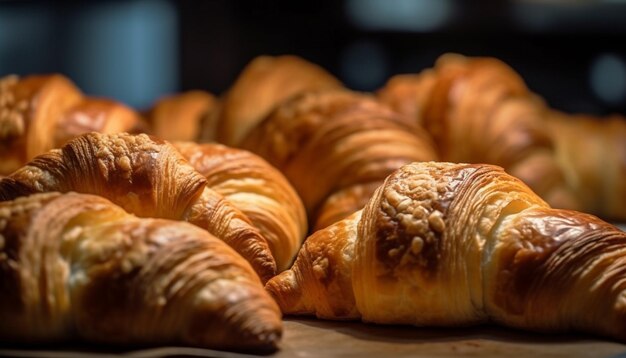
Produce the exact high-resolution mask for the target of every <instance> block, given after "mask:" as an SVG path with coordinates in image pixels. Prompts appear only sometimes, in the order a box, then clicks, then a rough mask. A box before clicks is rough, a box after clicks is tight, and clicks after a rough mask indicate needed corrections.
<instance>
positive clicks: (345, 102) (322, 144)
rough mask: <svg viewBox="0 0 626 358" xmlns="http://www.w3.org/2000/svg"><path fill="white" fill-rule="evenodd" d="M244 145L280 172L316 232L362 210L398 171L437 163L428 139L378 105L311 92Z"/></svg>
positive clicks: (342, 94) (339, 93) (358, 97)
mask: <svg viewBox="0 0 626 358" xmlns="http://www.w3.org/2000/svg"><path fill="white" fill-rule="evenodd" d="M242 146H243V147H244V148H246V149H248V150H250V151H253V152H255V153H257V154H259V155H260V156H262V157H263V158H265V159H266V160H267V161H269V162H270V163H271V164H272V165H274V166H276V167H277V168H278V169H279V170H281V171H282V172H283V173H284V174H285V176H286V177H287V178H288V179H289V181H290V182H291V183H292V184H293V186H294V188H295V189H296V191H297V192H298V194H299V195H300V197H301V198H302V201H303V202H304V205H305V207H306V209H307V212H308V213H309V218H310V219H311V222H313V223H315V228H322V227H325V226H327V225H329V224H331V223H333V222H335V221H336V220H339V219H342V218H345V217H346V216H348V215H350V214H352V213H353V212H355V211H357V210H359V209H361V208H362V207H363V205H364V204H365V201H366V200H367V198H369V197H370V195H371V193H372V192H373V190H374V189H375V188H376V187H377V185H380V183H382V181H383V179H384V178H385V177H386V176H387V175H388V174H389V173H391V172H392V171H393V170H395V169H397V168H399V167H400V166H402V165H403V164H406V163H410V162H414V161H428V160H434V159H436V155H435V151H434V149H433V147H432V143H431V141H430V139H429V137H428V136H427V135H426V134H425V133H424V132H423V131H422V130H420V129H419V128H418V127H416V126H415V125H414V124H412V123H409V121H407V120H406V119H405V118H404V117H402V116H399V115H397V114H395V113H394V112H393V111H391V110H390V109H389V108H388V107H386V106H384V105H381V104H380V103H379V102H377V101H376V100H375V98H373V97H371V96H368V95H365V94H358V93H354V92H350V91H347V90H334V91H330V90H328V91H321V92H310V93H307V94H303V95H301V96H298V97H295V98H293V99H292V100H289V101H287V102H285V103H283V104H281V105H280V106H279V107H278V108H277V109H276V110H275V111H274V112H272V113H271V114H270V115H269V116H268V117H267V118H266V119H265V120H264V121H263V122H262V123H261V124H259V125H258V126H257V127H256V128H254V129H253V130H252V131H251V132H250V135H249V136H248V137H247V138H246V139H245V140H244V141H243V144H242Z"/></svg>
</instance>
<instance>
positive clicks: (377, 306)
mask: <svg viewBox="0 0 626 358" xmlns="http://www.w3.org/2000/svg"><path fill="white" fill-rule="evenodd" d="M624 247H626V233H625V232H622V231H620V230H619V229H617V228H616V227H614V226H612V225H610V224H607V223H606V222H604V221H602V220H600V219H598V218H597V217H595V216H591V215H588V214H583V213H580V212H575V211H569V210H560V209H552V208H550V207H549V206H548V205H547V204H546V203H545V202H544V201H543V200H542V199H541V198H539V197H538V196H537V195H536V194H534V193H533V192H532V191H531V190H530V189H529V188H528V186H526V185H525V184H524V183H522V182H521V181H520V180H519V179H517V178H515V177H513V176H510V175H508V174H506V173H505V172H504V171H503V170H502V169H501V168H499V167H496V166H491V165H476V164H475V165H470V164H451V163H433V162H430V163H413V164H409V165H406V166H404V167H402V168H401V169H399V170H398V171H396V172H394V173H393V174H392V175H390V176H389V177H388V178H387V179H386V180H385V183H384V184H383V185H382V186H381V187H380V188H379V189H378V190H377V191H376V193H375V194H374V195H373V196H372V198H371V200H370V201H369V202H368V204H367V205H366V207H365V208H364V209H363V210H362V211H359V212H357V213H355V214H353V216H351V217H350V218H348V219H345V220H343V221H340V222H338V223H335V224H333V225H331V226H329V227H328V228H326V229H324V230H320V231H318V232H316V233H314V234H313V235H312V236H310V237H309V238H308V239H307V240H306V241H305V243H304V245H303V248H302V249H301V251H300V252H299V253H298V257H297V259H296V261H295V263H294V265H293V267H292V268H291V269H290V270H287V271H284V272H283V273H281V274H280V275H278V276H276V277H275V278H273V279H272V280H270V281H269V282H268V283H267V284H266V289H267V290H268V291H269V292H270V293H271V294H272V296H273V297H274V298H275V299H276V300H277V302H278V304H279V305H280V307H281V309H282V311H283V313H285V314H308V315H316V316H317V317H320V318H327V319H362V320H363V321H366V322H373V323H384V324H411V325H417V326H465V325H471V324H479V323H483V322H494V323H498V324H502V325H506V326H510V327H517V328H522V329H528V330H536V331H546V332H560V331H570V330H576V331H583V332H589V333H592V334H594V335H604V336H607V337H613V338H616V339H619V340H622V341H624V340H626V327H625V326H624V319H625V317H626V306H625V305H624V299H623V297H624V293H625V292H626V279H625V278H626V276H625V275H626V270H625V267H626V258H625V256H624Z"/></svg>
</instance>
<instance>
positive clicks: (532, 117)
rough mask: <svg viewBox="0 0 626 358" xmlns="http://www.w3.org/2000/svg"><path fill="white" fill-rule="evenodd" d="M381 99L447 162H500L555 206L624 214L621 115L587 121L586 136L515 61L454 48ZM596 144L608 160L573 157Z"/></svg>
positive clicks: (616, 216)
mask: <svg viewBox="0 0 626 358" xmlns="http://www.w3.org/2000/svg"><path fill="white" fill-rule="evenodd" d="M378 97H379V99H380V100H381V101H383V102H385V103H387V104H388V105H390V106H392V107H393V108H394V109H395V110H397V111H399V112H401V113H404V114H406V115H408V116H411V117H412V118H413V119H414V120H415V121H416V122H417V123H419V124H421V125H423V126H424V128H425V129H426V130H427V131H428V132H429V133H430V134H431V135H432V136H433V138H434V140H435V142H436V144H437V148H438V153H439V154H440V156H441V160H444V161H451V162H470V163H490V164H495V165H499V166H502V167H503V168H504V169H505V170H506V171H507V172H509V173H511V174H513V175H515V176H517V177H519V178H520V179H522V180H523V181H524V182H525V183H527V184H528V185H529V186H530V187H531V188H532V189H533V190H534V191H535V192H536V193H537V194H539V195H540V196H541V197H542V198H544V199H545V200H547V201H548V202H549V203H550V204H551V205H552V206H554V207H560V208H569V209H576V210H581V211H585V212H590V213H593V214H596V215H599V216H601V217H603V218H608V219H613V220H622V221H623V220H626V210H624V206H623V205H624V204H623V203H624V202H626V200H625V199H626V189H625V188H624V187H623V183H625V182H626V177H625V176H624V175H625V173H626V160H625V159H624V158H625V157H624V153H626V151H625V150H624V147H623V143H624V142H626V134H625V133H626V131H624V130H621V129H620V128H621V127H624V126H626V124H624V122H626V121H625V120H623V119H622V120H621V124H620V120H618V119H613V120H610V121H597V124H595V125H590V124H588V125H586V126H587V127H588V129H589V130H591V133H593V134H590V135H588V136H587V135H586V136H585V138H584V139H580V138H579V137H578V136H577V135H576V134H577V130H578V128H581V125H577V124H573V125H572V128H571V129H564V126H562V125H561V124H563V123H569V122H572V123H580V122H581V121H580V120H571V121H562V120H558V118H562V117H564V114H562V113H557V112H555V111H553V110H551V109H550V108H549V107H548V106H547V105H546V104H545V103H544V102H543V101H542V100H541V99H540V98H539V97H537V96H536V95H534V94H533V93H532V92H531V91H530V90H529V89H528V88H527V87H526V85H525V84H524V82H523V80H522V78H521V77H520V76H519V75H518V74H517V73H515V71H513V70H512V69H511V68H510V67H509V66H507V65H506V64H504V63H503V62H501V61H499V60H497V59H494V58H467V57H463V56H460V55H454V54H447V55H444V56H442V57H441V58H440V59H438V60H437V63H436V65H435V67H434V68H433V69H428V70H426V71H424V72H423V73H421V74H418V75H399V76H396V77H394V78H392V79H390V80H389V82H388V83H387V85H386V86H385V87H384V88H383V89H381V90H380V91H379V92H378ZM555 118H557V119H555ZM553 122H556V123H553ZM556 126H558V129H556V130H555V127H556ZM601 127H602V129H601ZM615 130H617V131H615ZM578 133H580V132H578ZM601 133H602V134H601ZM579 143H580V145H579ZM592 143H593V144H592ZM591 147H593V148H594V149H593V150H594V151H596V152H597V155H596V156H595V158H602V160H600V161H599V162H598V163H596V164H594V167H593V168H590V167H587V168H584V167H583V164H582V163H581V162H577V160H573V158H578V157H580V153H584V152H585V150H589V149H591ZM599 151H602V153H604V154H600V152H599ZM582 162H584V163H585V166H588V165H590V164H591V163H592V161H591V160H586V159H584V160H582ZM605 169H606V170H605ZM582 183H585V185H582Z"/></svg>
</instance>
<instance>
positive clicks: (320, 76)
mask: <svg viewBox="0 0 626 358" xmlns="http://www.w3.org/2000/svg"><path fill="white" fill-rule="evenodd" d="M341 87H342V85H341V83H340V82H339V81H338V80H337V79H335V78H334V77H333V76H332V75H331V74H329V73H328V72H326V71H325V70H324V69H322V68H321V67H319V66H317V65H315V64H312V63H310V62H307V61H305V60H302V59H300V58H298V57H295V56H277V57H270V56H259V57H257V58H255V59H254V60H253V61H252V62H250V64H248V66H247V67H246V68H245V69H244V70H243V71H242V73H241V74H240V75H239V77H238V78H237V81H236V82H235V83H234V84H233V85H232V87H231V88H230V89H229V90H228V92H227V93H226V94H225V96H224V98H223V99H222V102H221V105H220V106H219V108H218V110H217V114H216V115H217V118H216V122H217V135H216V136H215V137H216V138H217V141H219V142H221V143H224V144H227V145H230V146H237V145H238V144H239V143H240V142H241V140H242V139H243V138H244V137H245V136H246V135H247V133H248V132H249V131H250V130H251V129H252V128H254V127H255V126H256V125H257V124H258V123H259V122H260V121H261V120H262V119H263V118H264V117H265V116H266V115H267V114H268V113H269V112H270V111H271V110H272V109H273V108H274V107H275V106H276V105H277V104H279V103H281V102H283V101H285V100H287V99H288V98H290V97H293V96H295V95H297V94H299V93H303V92H305V91H311V90H322V89H332V88H341ZM203 137H204V138H211V137H213V135H211V134H210V133H207V131H205V133H204V134H203Z"/></svg>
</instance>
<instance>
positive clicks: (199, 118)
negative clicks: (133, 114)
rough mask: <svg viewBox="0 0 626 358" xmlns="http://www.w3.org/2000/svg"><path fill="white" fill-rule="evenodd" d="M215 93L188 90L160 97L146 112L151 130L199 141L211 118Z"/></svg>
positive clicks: (159, 134)
mask: <svg viewBox="0 0 626 358" xmlns="http://www.w3.org/2000/svg"><path fill="white" fill-rule="evenodd" d="M216 106H217V100H216V98H215V96H213V95H212V94H210V93H208V92H204V91H197V90H196V91H188V92H184V93H180V94H177V95H173V96H167V97H164V98H161V99H160V100H158V101H157V102H156V103H155V104H154V105H153V106H152V108H151V109H150V110H149V111H148V113H147V114H146V117H147V120H148V122H149V124H150V126H151V128H152V131H151V133H152V134H153V135H155V136H157V137H159V138H162V139H165V140H169V141H176V140H180V141H198V140H199V139H200V133H201V129H202V128H203V126H211V124H210V123H204V121H206V120H208V119H210V118H212V116H211V113H212V112H213V110H214V109H215V107H216Z"/></svg>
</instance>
